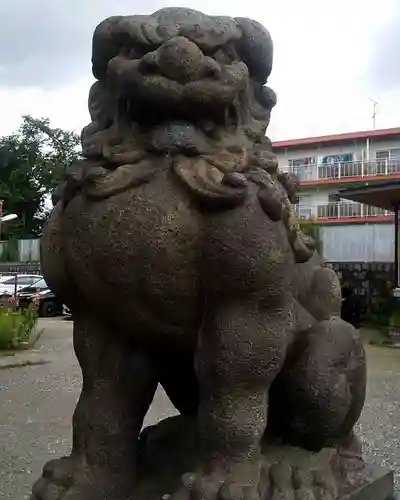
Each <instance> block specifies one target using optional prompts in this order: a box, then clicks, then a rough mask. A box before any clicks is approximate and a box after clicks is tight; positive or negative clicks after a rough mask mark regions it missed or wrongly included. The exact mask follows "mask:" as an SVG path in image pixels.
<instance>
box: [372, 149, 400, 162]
mask: <svg viewBox="0 0 400 500" xmlns="http://www.w3.org/2000/svg"><path fill="white" fill-rule="evenodd" d="M375 159H376V160H394V159H400V149H382V151H377V152H376V153H375Z"/></svg>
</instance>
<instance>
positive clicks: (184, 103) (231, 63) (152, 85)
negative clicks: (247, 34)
mask: <svg viewBox="0 0 400 500" xmlns="http://www.w3.org/2000/svg"><path fill="white" fill-rule="evenodd" d="M131 52H132V51H131ZM248 79H249V75H248V68H247V66H246V64H245V63H243V62H242V61H240V60H239V58H237V60H235V55H234V54H233V55H232V54H231V55H230V56H228V55H227V53H226V51H225V52H224V51H223V50H222V49H219V50H217V51H216V53H215V54H214V55H213V56H211V55H205V54H204V53H203V51H202V50H201V49H200V48H199V47H198V46H197V45H196V44H195V43H193V42H192V41H190V40H189V39H187V38H185V37H181V36H179V37H174V38H171V39H170V40H168V41H167V42H165V43H164V44H162V45H161V46H159V47H158V48H157V49H156V50H153V51H150V52H148V53H146V54H144V55H143V56H142V57H140V58H139V57H137V54H135V53H134V52H133V53H131V54H129V55H118V56H116V57H114V58H113V59H112V60H111V61H110V62H109V64H108V80H109V82H110V85H113V86H114V87H115V88H116V90H117V92H118V95H119V96H120V97H122V98H125V99H127V100H128V101H129V113H130V114H131V116H132V117H135V115H136V116H139V115H140V121H143V120H144V121H147V122H149V123H153V124H154V123H159V122H161V121H166V120H171V119H173V120H182V121H191V122H193V120H194V119H200V120H202V119H203V118H204V119H206V118H208V120H210V118H211V119H212V120H215V121H216V122H218V123H221V124H222V123H224V124H225V122H226V119H227V118H229V117H231V118H232V117H234V115H235V114H234V102H235V101H236V100H237V97H238V95H239V93H240V92H241V91H243V90H244V89H245V88H246V85H247V84H248Z"/></svg>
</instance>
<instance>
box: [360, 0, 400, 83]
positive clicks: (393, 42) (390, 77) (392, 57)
mask: <svg viewBox="0 0 400 500" xmlns="http://www.w3.org/2000/svg"><path fill="white" fill-rule="evenodd" d="M373 41H374V43H373V48H372V52H371V58H370V63H369V66H368V74H367V78H368V80H369V81H370V82H371V85H372V87H373V89H374V90H376V91H378V92H386V91H390V90H393V89H396V88H400V4H399V2H398V1H396V2H395V4H394V9H393V11H392V12H390V14H389V15H388V19H387V22H386V23H384V24H383V25H382V26H380V27H379V28H378V30H377V32H376V33H375V34H374V40H373Z"/></svg>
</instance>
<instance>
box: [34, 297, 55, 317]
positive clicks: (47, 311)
mask: <svg viewBox="0 0 400 500" xmlns="http://www.w3.org/2000/svg"><path fill="white" fill-rule="evenodd" d="M57 312H58V307H57V304H56V303H55V302H52V301H51V300H49V301H46V302H43V303H42V304H41V305H40V307H39V316H42V317H43V318H52V317H53V316H55V315H56V314H57Z"/></svg>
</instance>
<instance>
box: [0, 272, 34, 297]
mask: <svg viewBox="0 0 400 500" xmlns="http://www.w3.org/2000/svg"><path fill="white" fill-rule="evenodd" d="M42 278H43V276H41V275H38V274H12V275H9V276H1V278H0V296H1V295H13V294H14V292H15V289H16V290H17V292H18V291H19V290H21V288H24V287H26V286H31V285H33V283H35V281H38V280H40V279H42Z"/></svg>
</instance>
